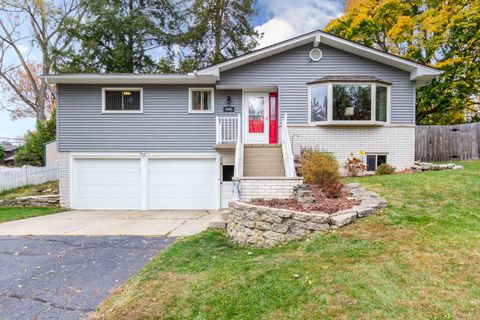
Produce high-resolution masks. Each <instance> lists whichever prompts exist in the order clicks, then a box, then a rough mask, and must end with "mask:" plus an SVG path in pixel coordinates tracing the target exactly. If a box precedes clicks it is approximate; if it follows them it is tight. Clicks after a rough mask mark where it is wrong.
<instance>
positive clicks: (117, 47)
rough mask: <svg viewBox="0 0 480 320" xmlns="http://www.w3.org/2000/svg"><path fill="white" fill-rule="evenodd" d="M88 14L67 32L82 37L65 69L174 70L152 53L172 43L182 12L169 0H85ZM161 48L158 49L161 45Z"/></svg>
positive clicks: (166, 61) (68, 54)
mask: <svg viewBox="0 0 480 320" xmlns="http://www.w3.org/2000/svg"><path fill="white" fill-rule="evenodd" d="M82 5H83V6H85V8H86V9H87V16H86V18H85V19H84V21H82V22H81V23H79V24H77V25H75V26H74V27H73V28H71V29H70V30H69V32H70V33H71V34H72V35H73V36H74V38H75V39H76V40H77V41H78V45H77V46H76V48H74V49H72V50H70V51H69V52H68V53H67V54H65V55H64V56H63V61H62V63H61V67H60V70H61V71H62V72H120V73H133V72H135V73H143V72H171V70H172V65H171V63H170V61H169V60H168V59H158V61H155V58H153V57H152V56H151V55H150V54H149V52H150V51H151V50H154V49H158V48H160V47H168V46H169V45H171V43H172V39H173V37H174V34H173V31H172V30H175V29H177V28H178V24H179V15H178V12H177V11H176V8H175V6H174V4H173V3H172V1H171V0H84V1H83V3H82ZM158 50H159V49H158Z"/></svg>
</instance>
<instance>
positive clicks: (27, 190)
mask: <svg viewBox="0 0 480 320" xmlns="http://www.w3.org/2000/svg"><path fill="white" fill-rule="evenodd" d="M47 189H57V190H58V181H51V182H47V183H42V184H37V185H28V186H23V187H19V188H15V189H10V190H6V191H2V192H0V199H12V198H17V197H28V196H38V195H42V194H46V193H43V192H42V191H44V190H47Z"/></svg>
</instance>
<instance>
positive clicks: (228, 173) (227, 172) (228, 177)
mask: <svg viewBox="0 0 480 320" xmlns="http://www.w3.org/2000/svg"><path fill="white" fill-rule="evenodd" d="M233 174H234V166H233V165H223V166H222V181H232V178H233Z"/></svg>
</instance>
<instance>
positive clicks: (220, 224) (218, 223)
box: [208, 220, 227, 230]
mask: <svg viewBox="0 0 480 320" xmlns="http://www.w3.org/2000/svg"><path fill="white" fill-rule="evenodd" d="M208 227H209V228H213V229H221V230H227V221H225V220H211V221H210V222H209V223H208Z"/></svg>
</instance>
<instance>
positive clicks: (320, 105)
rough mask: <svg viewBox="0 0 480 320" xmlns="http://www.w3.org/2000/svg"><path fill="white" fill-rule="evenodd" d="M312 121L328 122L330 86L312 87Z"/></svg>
mask: <svg viewBox="0 0 480 320" xmlns="http://www.w3.org/2000/svg"><path fill="white" fill-rule="evenodd" d="M310 106H311V119H312V121H313V122H317V121H327V108H328V86H327V85H317V86H312V88H311V91H310Z"/></svg>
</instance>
